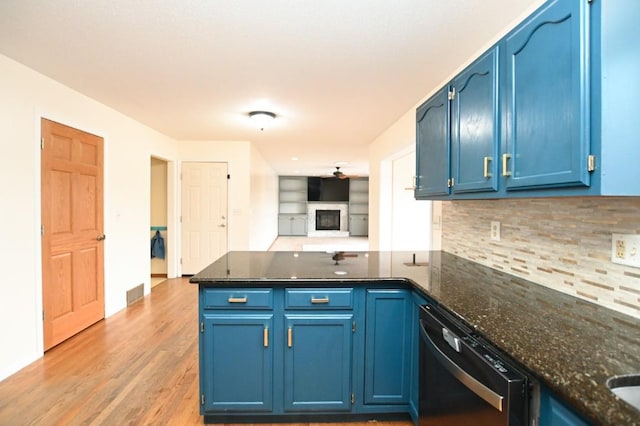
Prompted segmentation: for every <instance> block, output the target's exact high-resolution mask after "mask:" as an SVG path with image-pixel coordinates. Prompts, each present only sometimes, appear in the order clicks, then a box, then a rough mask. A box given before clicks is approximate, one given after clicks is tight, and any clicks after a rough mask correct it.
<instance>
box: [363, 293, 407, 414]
mask: <svg viewBox="0 0 640 426" xmlns="http://www.w3.org/2000/svg"><path fill="white" fill-rule="evenodd" d="M411 312H412V301H411V293H410V292H409V291H408V290H404V289H389V290H386V289H381V290H377V289H376V290H374V289H371V290H367V301H366V314H365V315H366V330H365V376H364V403H365V404H408V403H409V392H410V370H411V330H412V321H411Z"/></svg>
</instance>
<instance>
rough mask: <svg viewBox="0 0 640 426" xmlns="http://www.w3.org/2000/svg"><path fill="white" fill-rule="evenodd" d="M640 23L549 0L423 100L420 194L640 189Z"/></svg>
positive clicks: (628, 12)
mask: <svg viewBox="0 0 640 426" xmlns="http://www.w3.org/2000/svg"><path fill="white" fill-rule="evenodd" d="M639 20H640V2H639V1H637V0H616V1H592V0H548V1H547V2H546V3H544V4H543V5H542V6H541V7H540V8H539V9H538V10H536V11H535V12H534V13H533V14H532V15H531V16H529V17H528V18H527V19H525V20H524V21H523V22H522V23H521V24H520V25H518V26H517V27H516V28H514V29H513V30H512V31H510V32H509V33H508V34H507V35H506V36H505V37H503V38H502V39H501V40H500V41H499V42H498V43H497V44H496V46H497V47H494V48H492V49H491V50H489V51H488V52H487V53H485V54H484V55H483V56H481V57H480V58H478V59H477V60H476V61H475V62H473V63H472V65H471V66H470V67H469V68H467V69H466V70H465V71H463V72H462V73H460V74H459V75H458V76H456V77H455V78H454V79H453V80H452V83H451V89H452V90H451V91H452V92H453V94H452V100H450V101H449V102H450V103H449V105H450V113H449V109H447V108H446V106H447V104H446V102H447V97H446V96H447V93H448V92H449V88H450V86H449V85H447V86H445V87H443V88H442V89H441V90H440V91H439V92H438V93H437V94H436V95H435V96H434V97H432V98H431V99H429V100H428V101H427V102H425V103H424V104H423V105H422V106H420V107H419V108H418V110H417V117H416V118H417V134H416V157H417V158H416V165H417V170H416V175H417V187H416V191H415V196H416V198H421V199H470V198H474V199H481V198H505V197H507V198H510V197H553V196H594V195H607V196H618V195H622V196H640V167H638V159H639V158H640V140H639V139H640V137H639V136H638V135H640V120H638V119H637V117H636V116H637V111H639V110H640V96H638V90H637V87H638V83H637V81H638V79H637V76H636V74H637V73H634V71H633V70H638V69H640V44H638V43H635V42H634V40H639V39H640V25H637V22H638V21H639ZM492 85H493V87H491V86H492ZM465 92H466V93H465ZM496 100H497V105H496V103H495V102H496ZM448 114H450V115H448ZM491 114H493V115H491ZM449 118H450V119H449ZM447 140H448V141H449V142H448V144H447Z"/></svg>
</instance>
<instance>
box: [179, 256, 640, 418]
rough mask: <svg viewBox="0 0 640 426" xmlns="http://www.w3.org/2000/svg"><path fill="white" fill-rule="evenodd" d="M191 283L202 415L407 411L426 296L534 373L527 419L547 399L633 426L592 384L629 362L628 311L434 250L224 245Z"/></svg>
mask: <svg viewBox="0 0 640 426" xmlns="http://www.w3.org/2000/svg"><path fill="white" fill-rule="evenodd" d="M191 282H192V283H196V284H198V285H199V289H200V291H199V303H200V309H199V316H200V317H199V324H200V330H201V333H200V377H201V380H200V383H201V385H200V386H201V401H200V402H201V413H202V414H203V415H204V416H205V421H207V422H230V421H234V422H247V421H254V420H255V421H257V420H267V419H272V420H287V419H290V420H291V421H299V419H310V418H314V416H316V417H315V418H322V419H323V420H327V419H331V418H336V419H338V418H361V419H362V418H384V417H385V416H391V417H398V416H401V415H405V416H406V415H411V416H412V417H413V418H414V420H415V419H416V418H417V415H418V413H417V409H418V408H417V397H418V394H417V365H418V360H417V349H416V348H417V342H416V340H417V338H416V336H417V332H416V329H417V324H416V323H417V316H416V312H417V307H418V306H419V305H420V304H421V303H424V301H425V300H432V301H434V302H435V303H438V304H440V305H442V306H444V307H445V308H447V309H448V310H449V311H450V312H452V313H453V314H454V315H455V316H457V317H459V318H460V319H462V320H463V321H464V322H465V323H466V324H468V325H469V326H470V327H471V328H472V329H473V330H475V331H476V332H477V333H478V334H479V335H481V336H482V337H484V338H485V339H486V340H488V341H489V342H491V343H492V344H493V345H494V346H496V347H498V348H500V350H501V351H503V352H504V353H505V354H507V355H508V356H509V357H510V358H511V359H512V360H514V361H516V362H517V363H518V364H519V365H521V366H522V367H523V368H524V369H525V370H526V371H528V372H529V373H530V374H531V375H532V376H533V377H534V378H535V379H537V381H539V383H540V385H541V386H540V387H541V389H542V390H543V392H542V393H541V394H542V396H541V404H540V405H541V410H540V411H541V413H540V416H541V422H540V424H545V423H544V421H543V419H547V417H546V416H549V415H552V414H553V413H552V411H553V410H554V408H553V407H554V406H555V404H559V405H560V406H562V407H564V406H566V407H567V411H568V412H571V411H572V412H575V413H577V414H578V415H577V416H576V418H577V419H578V418H579V417H582V418H584V420H586V421H587V422H592V423H594V424H610V425H614V424H616V425H622V424H628V425H633V424H640V412H638V411H637V410H636V409H634V408H633V407H631V406H630V405H627V404H626V403H625V402H623V401H621V400H619V399H618V398H617V397H615V396H614V395H613V393H611V392H610V391H609V389H608V388H607V386H606V384H605V382H606V380H607V379H608V378H609V377H612V376H617V375H625V374H633V373H638V371H639V370H640V357H639V355H638V354H640V320H638V319H636V318H633V317H630V316H626V315H623V314H619V313H617V312H614V311H611V310H608V309H605V308H602V307H600V306H597V305H594V304H591V303H589V302H586V301H583V300H580V299H576V298H574V297H572V296H569V295H565V294H563V293H560V292H557V291H555V290H551V289H548V288H546V287H543V286H540V285H537V284H535V283H532V282H529V281H526V280H523V279H521V278H517V277H514V276H511V275H509V274H506V273H504V272H501V271H498V270H494V269H491V268H488V267H486V266H482V265H479V264H477V263H474V262H471V261H469V260H465V259H462V258H460V257H457V256H455V255H452V254H449V253H446V252H422V253H412V252H346V253H324V252H299V253H298V252H229V253H228V254H226V255H224V256H223V257H221V258H220V259H218V260H217V261H215V262H214V263H212V264H211V265H210V266H208V267H207V268H205V269H204V270H202V271H201V272H200V273H198V274H197V275H195V276H193V277H192V278H191ZM381 324H384V326H381ZM390 324H391V325H392V327H389V325H390ZM376 325H378V326H376ZM390 328H391V329H392V330H393V332H388V331H385V330H389V329H390ZM212 330H215V332H212ZM256 339H257V340H258V341H259V345H257V348H258V350H250V349H248V347H247V346H245V343H246V342H248V341H254V340H256ZM234 366H236V368H234ZM549 401H551V402H552V403H550V402H549ZM571 414H573V413H571ZM318 416H319V417H318ZM585 424H586V422H585Z"/></svg>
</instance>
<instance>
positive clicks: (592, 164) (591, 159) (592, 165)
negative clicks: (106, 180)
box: [587, 155, 596, 172]
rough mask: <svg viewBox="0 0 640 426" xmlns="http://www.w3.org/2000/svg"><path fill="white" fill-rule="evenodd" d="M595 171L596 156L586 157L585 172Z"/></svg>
mask: <svg viewBox="0 0 640 426" xmlns="http://www.w3.org/2000/svg"><path fill="white" fill-rule="evenodd" d="M595 169H596V156H595V155H590V156H588V157H587V171H588V172H592V171H594V170H595Z"/></svg>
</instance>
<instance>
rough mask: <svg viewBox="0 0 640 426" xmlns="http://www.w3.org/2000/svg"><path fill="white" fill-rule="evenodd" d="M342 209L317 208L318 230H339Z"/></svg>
mask: <svg viewBox="0 0 640 426" xmlns="http://www.w3.org/2000/svg"><path fill="white" fill-rule="evenodd" d="M339 230H340V210H316V231H339Z"/></svg>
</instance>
